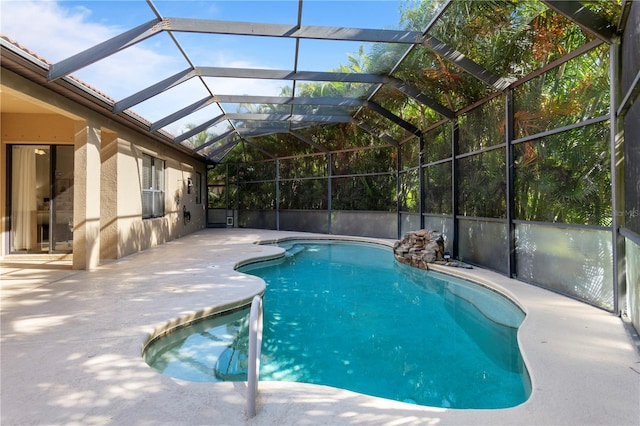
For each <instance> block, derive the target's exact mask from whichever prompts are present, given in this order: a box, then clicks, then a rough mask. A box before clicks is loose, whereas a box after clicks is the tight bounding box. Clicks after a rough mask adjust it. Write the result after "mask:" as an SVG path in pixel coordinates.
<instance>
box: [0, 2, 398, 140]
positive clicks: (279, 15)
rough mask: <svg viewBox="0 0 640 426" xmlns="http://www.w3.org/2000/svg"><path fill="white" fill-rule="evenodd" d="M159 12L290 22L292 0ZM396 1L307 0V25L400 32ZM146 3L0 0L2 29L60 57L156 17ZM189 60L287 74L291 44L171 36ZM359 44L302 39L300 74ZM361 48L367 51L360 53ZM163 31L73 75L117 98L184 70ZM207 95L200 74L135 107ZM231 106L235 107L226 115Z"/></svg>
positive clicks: (231, 84)
mask: <svg viewBox="0 0 640 426" xmlns="http://www.w3.org/2000/svg"><path fill="white" fill-rule="evenodd" d="M152 4H153V6H154V7H155V8H156V9H157V10H158V12H159V13H160V15H161V16H162V17H165V18H167V17H181V18H198V19H212V20H227V21H243V22H259V23H276V24H291V25H295V24H296V22H297V18H298V1H297V0H283V1H266V0H264V1H243V0H235V1H233V0H226V1H213V0H208V1H196V0H193V1H191V0H182V1H173V0H172V1H169V0H155V1H153V3H152ZM402 4H403V2H402V1H389V0H375V1H370V0H367V1H365V0H358V1H338V0H306V1H305V3H304V6H303V9H302V24H303V25H322V26H335V27H353V28H385V29H397V28H398V25H399V22H400V17H399V15H400V9H401V5H402ZM155 18H156V16H155V14H154V12H153V10H152V8H151V7H150V6H149V4H147V2H146V1H144V0H111V1H99V0H93V1H79V0H78V1H53V0H47V1H42V0H40V1H32V0H0V32H2V34H4V35H5V36H8V37H9V38H11V39H12V40H14V41H16V42H18V43H19V44H20V45H22V46H24V47H25V48H27V49H29V50H31V51H33V52H34V53H36V54H37V55H39V56H40V57H42V58H44V59H46V60H47V61H49V62H51V63H56V62H59V61H61V60H63V59H65V58H68V57H70V56H72V55H74V54H76V53H79V52H81V51H83V50H84V49H87V48H89V47H91V46H94V45H95V44H97V43H100V42H102V41H105V40H108V39H110V38H112V37H114V36H116V35H118V34H121V33H123V32H125V31H127V30H129V29H132V28H135V27H137V26H138V25H142V24H144V23H146V22H149V21H151V20H152V19H155ZM174 34H175V37H176V39H177V40H178V41H179V43H180V44H181V46H182V47H183V48H184V50H185V52H187V55H188V58H189V60H190V61H191V62H192V63H193V64H194V65H195V66H216V67H234V68H235V67H240V68H269V69H287V70H292V69H293V66H294V57H295V41H294V40H291V39H273V38H265V37H247V36H236V37H232V36H228V35H202V34H187V33H174ZM361 44H362V43H353V42H328V41H327V42H319V41H314V40H302V41H301V42H300V50H299V62H298V70H299V71H327V70H329V69H335V68H337V67H338V66H339V65H340V64H346V63H347V62H348V61H347V54H348V53H354V52H357V51H358V48H359V47H360V45H361ZM366 47H367V46H366V45H365V49H366ZM188 67H189V65H188V62H187V60H186V59H185V58H184V57H183V56H182V54H181V53H180V51H179V50H178V48H177V47H176V46H175V44H174V43H173V41H172V40H171V38H170V37H169V36H168V35H167V33H166V32H161V33H159V34H157V35H155V36H153V37H150V38H148V39H147V40H145V41H143V42H141V43H138V44H136V45H134V46H132V47H129V48H127V49H125V50H123V51H122V52H118V53H117V54H114V55H112V56H110V57H108V58H106V59H103V60H101V61H99V62H97V63H95V64H91V65H89V66H87V67H85V68H83V69H80V70H78V71H76V72H74V73H73V75H74V76H76V77H77V78H79V79H81V80H82V81H84V82H86V83H87V84H89V85H91V86H92V87H94V88H96V89H98V90H99V91H101V92H103V93H105V94H106V95H108V96H110V97H111V98H113V99H114V100H116V101H117V100H121V99H124V98H126V97H127V96H130V95H132V94H134V93H136V92H138V91H139V90H141V89H143V88H145V87H147V86H149V85H151V84H154V83H156V82H158V81H161V80H162V79H164V78H167V77H169V76H171V75H173V74H175V73H177V72H179V71H182V70H184V69H186V68H188ZM207 84H208V85H209V86H210V87H211V89H212V90H213V91H214V92H215V93H216V94H249V93H250V94H257V95H270V96H275V95H278V94H280V91H281V89H282V87H283V86H285V85H288V84H289V83H288V82H282V81H271V82H264V81H257V80H247V79H225V80H224V81H221V80H220V79H218V80H216V79H211V80H207ZM207 95H208V91H207V90H206V88H205V87H204V85H203V84H202V83H201V82H200V81H199V80H198V79H191V80H189V81H187V82H186V83H183V84H181V85H180V86H178V87H177V88H173V89H170V90H168V91H166V92H165V93H163V94H161V95H159V96H158V97H155V98H153V99H152V100H149V101H145V102H142V103H140V104H138V105H136V106H134V107H132V108H131V109H132V110H133V111H134V112H136V113H138V114H140V115H141V116H143V117H145V118H146V119H148V120H150V121H152V122H153V121H156V120H158V119H160V118H163V117H165V116H166V115H168V114H169V113H171V112H173V111H175V110H177V109H179V108H182V107H184V106H187V105H189V104H191V103H193V102H195V101H197V100H199V99H202V98H203V97H206V96H207ZM207 108H208V110H207V109H204V110H201V111H199V112H198V113H197V114H196V115H194V116H190V117H188V118H186V119H184V120H182V121H180V122H176V123H173V124H172V125H170V126H168V127H167V128H165V130H167V131H169V132H170V133H172V134H174V135H177V134H179V133H182V132H183V131H184V129H185V126H186V125H187V124H199V123H200V122H202V121H205V120H206V119H208V118H211V116H217V115H219V114H220V110H219V108H217V106H215V105H213V106H211V107H207ZM226 112H235V111H226Z"/></svg>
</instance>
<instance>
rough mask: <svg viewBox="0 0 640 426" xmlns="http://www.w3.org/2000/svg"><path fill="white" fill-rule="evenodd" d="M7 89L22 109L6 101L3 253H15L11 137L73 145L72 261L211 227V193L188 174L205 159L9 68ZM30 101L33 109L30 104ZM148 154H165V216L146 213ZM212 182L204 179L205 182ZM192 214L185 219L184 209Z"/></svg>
mask: <svg viewBox="0 0 640 426" xmlns="http://www.w3.org/2000/svg"><path fill="white" fill-rule="evenodd" d="M1 72H2V74H1V80H0V81H1V84H2V92H3V94H4V93H8V94H11V95H13V96H16V97H19V98H20V101H21V102H20V104H21V107H20V108H11V107H10V106H9V105H6V103H4V104H5V105H3V106H2V110H1V117H0V119H1V121H0V138H1V146H0V151H1V153H0V166H1V167H0V169H1V170H2V172H1V173H0V175H1V176H0V218H1V221H2V222H1V223H0V228H1V229H0V233H1V234H0V235H1V241H2V245H1V251H0V256H2V257H5V256H7V255H9V253H8V250H9V244H8V241H9V215H10V212H8V211H7V209H8V203H7V195H8V187H7V183H8V182H7V173H6V170H8V164H7V149H8V146H9V145H11V144H67V145H74V148H75V155H74V221H73V228H74V229H73V237H74V238H73V267H74V269H91V268H93V267H96V266H97V265H98V264H99V263H100V261H102V260H106V259H117V258H120V257H123V256H126V255H129V254H132V253H135V252H137V251H140V250H146V249H149V248H151V247H153V246H156V245H158V244H163V243H165V242H167V241H170V240H173V239H176V238H180V237H182V236H184V235H186V234H189V233H191V232H194V231H197V230H199V229H202V228H204V227H205V226H206V222H205V219H206V211H205V210H206V204H204V202H203V201H204V200H205V199H206V197H204V195H203V196H201V197H200V201H201V202H200V203H199V204H196V196H195V195H196V194H194V193H193V192H192V193H191V194H188V193H187V192H188V189H187V181H188V178H191V179H192V181H195V180H196V179H197V172H199V173H200V176H202V177H203V178H204V177H205V176H206V166H205V164H204V162H202V161H200V160H199V159H197V158H193V157H191V156H189V155H187V154H186V153H184V152H182V151H180V150H177V149H174V148H173V147H171V146H169V145H166V144H165V143H163V142H160V141H157V140H155V139H152V138H150V137H148V136H146V135H144V134H142V133H140V132H137V131H135V130H134V129H131V128H129V127H127V126H124V125H122V124H120V123H118V122H115V121H113V120H111V119H110V118H108V117H105V116H103V115H101V114H99V113H97V112H95V111H93V110H90V109H88V108H86V107H84V106H82V105H80V104H78V103H76V102H74V101H72V100H70V99H68V98H65V97H63V96H61V95H59V94H57V93H54V92H52V91H50V90H48V89H47V88H44V87H42V86H40V85H37V84H35V83H32V82H30V81H29V80H26V79H24V78H23V77H20V76H18V75H17V74H15V73H13V72H11V71H8V70H6V69H2V71H1ZM23 104H24V105H31V106H32V107H33V111H28V108H27V109H25V108H24V106H23ZM142 154H149V155H151V156H153V157H156V158H159V159H162V160H164V161H165V174H164V179H165V193H164V198H165V203H164V205H165V215H164V216H163V217H159V218H153V219H142V195H141V191H142V188H141V170H142ZM200 187H201V188H206V185H204V183H203V184H202V185H201V186H200ZM185 208H186V210H187V211H189V212H190V215H191V220H190V221H188V222H186V221H184V220H183V209H185Z"/></svg>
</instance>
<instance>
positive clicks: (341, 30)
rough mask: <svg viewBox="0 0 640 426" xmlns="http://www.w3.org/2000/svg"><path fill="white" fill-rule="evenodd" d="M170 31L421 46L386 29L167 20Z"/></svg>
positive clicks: (413, 35)
mask: <svg viewBox="0 0 640 426" xmlns="http://www.w3.org/2000/svg"><path fill="white" fill-rule="evenodd" d="M163 25H164V26H165V29H166V30H167V31H176V32H192V33H204V34H228V35H245V36H262V37H284V38H304V39H315V40H344V41H360V42H370V43H402V44H416V43H419V42H420V39H421V38H422V33H421V32H419V31H401V30H385V29H367V28H348V27H325V26H315V25H308V26H300V27H299V26H297V25H286V24H268V23H253V22H234V21H217V20H205V19H190V18H165V19H164V22H163Z"/></svg>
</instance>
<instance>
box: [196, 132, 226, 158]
mask: <svg viewBox="0 0 640 426" xmlns="http://www.w3.org/2000/svg"><path fill="white" fill-rule="evenodd" d="M234 133H235V130H233V129H231V130H229V131H228V132H225V133H223V134H221V135H218V136H216V137H214V138H212V139H210V140H208V141H206V142H205V143H203V144H202V145H198V146H197V147H195V148H194V149H193V152H194V153H195V152H198V151H201V150H203V149H205V148H206V147H208V146H209V145H213V144H214V143H216V142H218V141H219V140H222V139H224V138H226V137H229V136H230V135H232V134H234Z"/></svg>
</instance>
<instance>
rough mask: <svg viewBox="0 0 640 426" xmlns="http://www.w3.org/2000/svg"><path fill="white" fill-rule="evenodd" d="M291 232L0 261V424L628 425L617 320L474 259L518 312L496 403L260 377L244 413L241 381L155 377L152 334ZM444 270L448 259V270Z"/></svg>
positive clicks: (245, 279)
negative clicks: (524, 373)
mask: <svg viewBox="0 0 640 426" xmlns="http://www.w3.org/2000/svg"><path fill="white" fill-rule="evenodd" d="M293 235H304V236H305V237H308V236H309V234H296V233H286V232H275V231H264V230H248V229H242V230H238V229H208V230H203V231H201V232H198V233H195V234H192V235H189V236H187V237H184V238H182V239H179V240H176V241H173V242H171V243H168V244H165V245H163V246H160V247H156V248H154V249H151V250H148V251H145V252H142V253H139V254H136V255H133V256H129V257H126V258H123V259H120V260H119V261H116V262H112V263H109V264H106V265H103V266H101V267H100V268H99V269H97V270H95V271H90V272H87V271H71V270H69V269H65V267H64V265H63V263H62V264H57V263H55V262H54V263H50V264H48V265H47V264H44V265H43V264H41V263H37V262H34V261H24V262H22V263H18V262H14V261H11V260H6V259H5V261H4V262H3V266H2V273H1V280H2V281H1V291H2V300H1V309H0V315H1V317H0V318H1V321H2V324H1V326H2V336H1V340H0V344H1V346H0V350H1V370H0V374H1V376H0V386H1V388H0V390H1V401H0V402H1V406H0V410H1V418H0V420H1V424H2V425H27V424H47V425H49V424H77V425H99V424H114V425H165V424H166V425H180V424H184V425H196V424H215V425H218V424H229V425H235V424H256V425H263V424H264V425H271V424H274V425H275V424H279V425H282V424H326V425H333V424H388V425H407V424H438V425H441V424H442V425H444V424H474V425H475V424H486V425H489V424H504V425H514V424H522V425H525V424H526V425H589V424H591V425H600V424H611V425H640V356H639V355H638V353H637V352H636V351H635V350H634V347H633V345H632V342H631V340H630V339H629V337H628V335H627V333H626V332H625V330H624V327H623V324H622V323H621V321H620V319H619V318H616V317H614V316H612V315H610V314H608V313H606V312H603V311H601V310H599V309H596V308H593V307H591V306H588V305H585V304H583V303H580V302H577V301H574V300H572V299H569V298H566V297H563V296H560V295H557V294H554V293H551V292H548V291H545V290H542V289H540V288H537V287H533V286H530V285H527V284H524V283H521V282H518V281H515V280H511V279H508V278H506V277H503V276H501V275H498V274H495V273H492V272H490V271H486V270H482V269H479V268H475V269H473V270H470V271H468V270H465V271H459V270H456V271H455V272H465V273H469V274H471V276H472V277H473V278H474V279H478V280H481V281H483V282H485V283H486V284H489V285H491V286H494V287H496V288H499V289H501V290H502V291H504V292H506V293H507V294H509V295H511V296H512V297H513V298H515V299H517V301H518V303H519V304H520V305H521V306H522V307H523V308H524V309H525V310H526V312H527V318H526V319H525V322H524V323H523V325H522V326H521V328H520V332H519V339H520V346H521V349H522V352H523V356H524V358H525V361H526V363H527V366H528V368H529V370H530V373H531V376H532V382H533V392H532V395H531V397H530V398H529V400H528V401H527V402H525V403H523V404H521V405H519V406H517V407H514V408H510V409H504V410H450V409H441V408H429V407H420V406H416V405H409V404H404V403H400V402H395V401H389V400H383V399H378V398H373V397H369V396H365V395H360V394H356V393H353V392H349V391H345V390H340V389H334V388H329V387H325V386H316V385H308V384H299V383H280V382H261V383H260V388H259V399H258V415H257V416H256V417H255V418H252V419H248V418H247V417H246V414H245V409H246V400H245V397H246V393H247V389H246V384H245V383H213V384H211V383H189V382H184V381H180V380H175V379H172V378H169V377H165V376H163V375H161V374H159V373H157V372H156V371H154V370H152V369H151V368H150V367H148V366H147V365H146V364H145V362H144V361H143V359H142V357H141V349H142V345H143V343H144V341H145V340H146V339H147V338H148V336H149V335H150V333H152V332H153V331H154V330H157V329H159V328H162V327H163V326H165V325H166V324H167V322H169V321H172V320H176V319H177V318H189V317H193V316H194V315H196V314H197V313H198V312H200V311H203V310H207V309H211V308H216V307H219V306H225V305H234V304H238V303H242V302H243V301H247V300H250V299H251V297H252V296H253V295H254V294H256V293H259V292H261V291H262V290H263V289H264V283H263V282H262V281H261V280H260V279H258V278H255V277H251V276H246V275H243V274H240V273H238V272H235V271H234V266H235V265H236V264H237V263H238V262H240V261H242V260H245V259H247V258H252V257H263V256H266V257H269V256H274V255H278V254H279V249H277V248H275V247H269V246H258V245H255V244H254V242H255V241H258V240H265V239H273V238H278V237H287V236H293ZM448 270H449V271H451V270H453V268H450V269H448Z"/></svg>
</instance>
